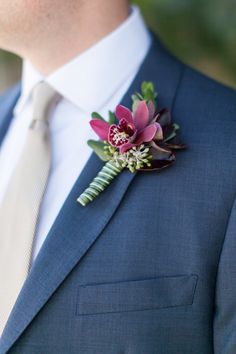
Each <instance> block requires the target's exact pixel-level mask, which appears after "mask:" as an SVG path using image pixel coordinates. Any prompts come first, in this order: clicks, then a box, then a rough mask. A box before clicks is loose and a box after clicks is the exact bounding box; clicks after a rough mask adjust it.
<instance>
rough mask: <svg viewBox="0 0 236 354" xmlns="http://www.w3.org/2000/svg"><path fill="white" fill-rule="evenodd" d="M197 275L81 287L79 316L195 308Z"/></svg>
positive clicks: (79, 292) (78, 306) (78, 304)
mask: <svg viewBox="0 0 236 354" xmlns="http://www.w3.org/2000/svg"><path fill="white" fill-rule="evenodd" d="M196 286H197V275H179V276H166V277H158V278H152V279H143V280H135V281H134V280H132V281H125V282H118V283H104V284H89V285H81V286H79V291H78V300H77V311H76V314H77V315H78V316H80V315H92V314H102V313H116V312H128V311H144V310H150V309H161V308H167V307H177V306H188V305H192V303H193V300H194V293H195V289H196Z"/></svg>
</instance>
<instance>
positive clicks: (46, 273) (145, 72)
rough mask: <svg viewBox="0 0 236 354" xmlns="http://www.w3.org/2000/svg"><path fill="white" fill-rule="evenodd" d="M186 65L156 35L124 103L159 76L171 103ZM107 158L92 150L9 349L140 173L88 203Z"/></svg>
mask: <svg viewBox="0 0 236 354" xmlns="http://www.w3.org/2000/svg"><path fill="white" fill-rule="evenodd" d="M181 72H182V65H181V64H180V63H179V62H178V61H176V60H175V59H174V58H172V57H171V56H170V55H169V54H168V53H167V52H166V51H165V49H164V48H163V47H162V45H161V44H160V43H159V42H158V41H156V40H154V42H153V45H152V47H151V49H150V51H149V53H148V55H147V57H146V59H145V61H144V63H143V65H142V67H141V68H140V71H139V73H138V75H137V77H136V79H135V80H134V82H133V84H132V85H131V87H130V89H129V91H128V92H127V94H126V95H125V97H124V99H123V101H122V104H124V105H128V106H130V105H131V99H130V96H131V94H132V93H133V92H135V91H138V90H140V86H141V83H142V82H143V81H145V80H146V81H147V80H148V81H153V82H154V83H155V85H156V88H157V90H158V91H159V92H160V95H159V107H162V106H169V107H170V106H171V105H172V102H173V100H174V96H175V93H176V88H177V85H178V82H179V80H180V77H181ZM102 166H103V163H102V162H101V161H100V160H99V159H98V158H97V157H96V156H95V155H94V154H92V155H91V157H90V159H89V161H88V163H87V165H86V166H85V168H84V170H83V172H82V174H81V175H80V176H79V178H78V180H77V182H76V183H75V185H74V187H73V189H72V191H71V193H70V195H69V196H68V198H67V200H66V202H65V204H64V206H63V207H62V209H61V211H60V213H59V215H58V217H57V219H56V221H55V223H54V225H53V226H52V228H51V230H50V232H49V234H48V236H47V239H46V241H45V243H44V245H43V247H42V249H41V251H40V253H39V255H38V257H37V259H36V261H35V263H34V265H33V267H32V269H31V272H30V274H29V276H28V278H27V280H26V282H25V284H24V287H23V289H22V291H21V293H20V295H19V297H18V300H17V302H16V304H15V306H14V309H13V311H12V313H11V316H10V318H9V321H8V323H7V326H6V328H5V330H4V332H3V335H2V338H1V341H0V354H3V353H6V352H7V351H8V350H9V348H10V347H11V346H12V345H13V344H14V342H15V341H16V340H17V339H18V338H19V336H20V335H21V334H22V332H23V331H24V330H25V329H26V327H27V326H28V325H29V323H30V322H31V321H32V320H33V318H34V317H35V316H36V314H37V313H38V312H39V311H40V309H41V308H42V307H43V306H44V304H45V303H46V302H47V301H48V299H49V298H50V296H51V295H52V294H53V293H54V292H55V291H56V289H57V288H58V286H59V285H60V284H61V283H62V282H63V280H64V279H65V278H66V276H67V275H68V274H69V273H70V272H71V270H72V269H73V268H74V267H75V265H76V264H78V262H79V261H80V259H81V258H82V257H83V256H84V255H85V254H86V252H87V251H88V249H89V248H90V247H91V246H92V245H93V244H94V242H95V241H96V239H97V238H98V237H99V235H101V233H102V231H103V229H104V228H105V227H106V225H107V223H108V222H109V220H110V219H111V217H112V216H113V215H114V213H115V211H116V209H117V207H118V206H119V204H120V203H121V201H122V198H123V197H124V195H125V192H126V191H127V189H128V187H129V185H130V183H131V181H132V180H133V178H134V176H135V174H132V173H130V172H129V171H128V170H125V171H123V172H122V173H121V174H120V175H119V176H118V177H117V178H116V179H115V180H114V181H113V182H112V184H111V185H110V186H109V187H108V188H107V189H106V191H105V192H103V193H102V194H101V195H100V196H99V197H98V198H97V199H95V200H94V201H93V202H92V203H90V204H89V205H88V206H86V207H82V206H81V205H80V204H78V203H77V202H76V199H77V197H78V196H79V195H80V193H81V192H83V190H84V189H85V188H86V187H87V186H88V183H90V182H91V180H92V179H93V178H94V177H95V176H96V174H97V173H98V171H99V170H100V169H101V167H102Z"/></svg>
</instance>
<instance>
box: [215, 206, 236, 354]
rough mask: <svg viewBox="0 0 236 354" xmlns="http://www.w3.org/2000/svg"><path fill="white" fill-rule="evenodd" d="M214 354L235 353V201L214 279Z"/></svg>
mask: <svg viewBox="0 0 236 354" xmlns="http://www.w3.org/2000/svg"><path fill="white" fill-rule="evenodd" d="M213 333H214V334H213V336H214V337H213V340H214V353H215V354H235V353H236V200H235V201H234V205H233V208H232V211H231V215H230V218H229V222H228V227H227V230H226V234H225V240H224V243H223V247H222V251H221V256H220V260H219V267H218V273H217V279H216V293H215V313H214V332H213Z"/></svg>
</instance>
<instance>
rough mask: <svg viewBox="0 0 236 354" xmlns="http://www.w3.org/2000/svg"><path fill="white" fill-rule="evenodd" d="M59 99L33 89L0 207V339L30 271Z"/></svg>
mask: <svg viewBox="0 0 236 354" xmlns="http://www.w3.org/2000/svg"><path fill="white" fill-rule="evenodd" d="M58 98H59V95H58V94H57V93H56V91H55V90H54V89H53V88H51V87H50V86H49V85H48V84H47V83H45V82H40V83H39V84H38V85H37V86H36V87H35V88H34V90H33V117H32V118H33V119H32V122H31V125H30V127H29V130H28V132H27V137H26V142H25V146H24V148H23V152H22V154H21V156H20V159H19V161H18V164H17V166H16V168H15V170H14V172H13V174H12V177H11V179H10V181H9V184H8V187H7V190H6V194H5V196H4V198H3V201H2V203H1V205H0V336H1V334H2V332H3V329H4V327H5V325H6V322H7V320H8V317H9V315H10V312H11V310H12V308H13V306H14V304H15V301H16V299H17V297H18V295H19V292H20V290H21V288H22V286H23V284H24V281H25V279H26V277H27V275H28V272H29V268H30V262H31V253H32V246H33V240H34V235H35V231H36V226H37V219H38V215H39V210H40V204H41V201H42V198H43V194H44V191H45V188H46V184H47V179H48V174H49V169H50V163H51V146H50V132H49V122H48V118H49V111H50V109H51V108H52V106H53V105H55V103H56V102H57V100H58ZM16 149H17V147H16Z"/></svg>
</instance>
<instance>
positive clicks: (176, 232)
mask: <svg viewBox="0 0 236 354" xmlns="http://www.w3.org/2000/svg"><path fill="white" fill-rule="evenodd" d="M144 80H146V81H149V80H150V81H153V82H154V84H155V87H156V89H157V91H158V92H159V96H158V105H159V108H163V107H169V108H170V109H171V111H172V118H173V121H175V122H176V123H178V124H180V126H181V139H182V141H183V142H184V143H186V144H187V146H188V148H187V149H186V150H185V151H181V152H179V153H178V154H177V161H176V162H175V164H174V165H173V166H172V167H171V168H168V169H166V170H163V171H161V172H138V173H134V174H132V173H130V172H129V171H128V170H127V171H123V172H122V173H121V174H120V175H119V176H118V178H116V180H115V181H114V182H113V183H112V184H111V185H110V186H109V188H108V189H107V190H106V191H105V192H104V193H103V194H101V195H100V196H99V197H98V198H97V199H96V200H95V201H94V202H93V203H91V204H89V205H88V206H87V207H85V208H84V207H82V206H80V205H79V204H78V203H76V198H77V197H78V196H79V194H80V193H81V192H82V191H83V190H84V189H85V188H86V187H87V185H88V183H89V182H90V181H91V180H92V178H93V177H95V175H96V174H97V172H98V171H99V170H100V169H101V167H102V165H103V163H102V162H101V161H100V160H99V159H98V158H97V157H96V156H95V155H94V154H92V155H91V158H90V159H89V161H88V163H87V165H86V167H85V168H84V170H83V172H82V174H81V175H80V177H79V178H78V180H77V182H76V184H75V185H74V186H73V188H72V190H71V193H70V194H69V196H68V198H67V200H66V202H65V204H64V206H63V207H62V209H61V211H60V213H59V215H58V217H57V219H56V221H55V223H54V225H53V226H52V228H51V230H50V232H49V234H48V236H47V239H46V241H45V243H44V245H43V247H42V249H41V250H40V253H39V255H38V257H37V259H36V261H35V262H34V264H33V267H32V269H31V272H30V274H29V276H28V278H27V280H26V282H25V284H24V287H23V289H22V291H21V293H20V295H19V297H18V300H17V302H16V304H15V307H14V308H13V311H12V313H11V316H10V318H9V320H8V323H7V326H6V328H5V330H4V332H3V335H2V338H1V340H0V354H5V353H9V354H54V353H55V354H78V353H79V354H211V353H215V354H235V353H236V332H235V326H236V203H235V192H236V139H235V132H236V94H235V92H234V91H233V90H232V89H229V88H227V87H224V86H222V85H220V84H218V83H216V82H214V81H213V80H211V79H209V78H207V77H205V76H204V75H201V74H200V73H198V72H196V71H194V70H193V69H191V68H189V67H188V66H186V65H184V64H183V63H181V62H180V61H178V60H177V59H176V58H174V57H173V56H172V55H171V54H169V52H168V51H167V50H166V49H165V48H164V47H163V45H162V44H161V43H160V41H159V40H158V39H156V38H153V44H152V47H151V49H150V51H149V53H148V55H147V57H146V59H145V61H144V63H143V65H142V67H141V68H140V71H139V73H138V75H137V77H136V79H135V80H134V82H133V83H132V85H131V87H130V89H129V92H127V94H126V95H125V97H124V99H123V102H122V103H123V104H124V105H128V106H130V105H131V100H130V96H131V94H132V93H133V92H135V91H139V89H140V85H141V83H142V82H143V81H144ZM19 94H20V85H17V86H16V87H14V88H13V89H11V90H10V91H8V92H7V93H5V94H4V95H3V96H2V97H1V98H0V107H1V110H0V115H1V117H0V139H1V141H2V140H3V138H4V135H5V134H6V131H7V128H8V126H9V124H10V120H11V117H12V110H13V107H14V105H15V103H16V101H17V98H18V97H19ZM16 148H17V147H16ZM78 158H79V157H78ZM61 183H63V181H61ZM19 207H20V206H19ZM16 237H17V235H16Z"/></svg>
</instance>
